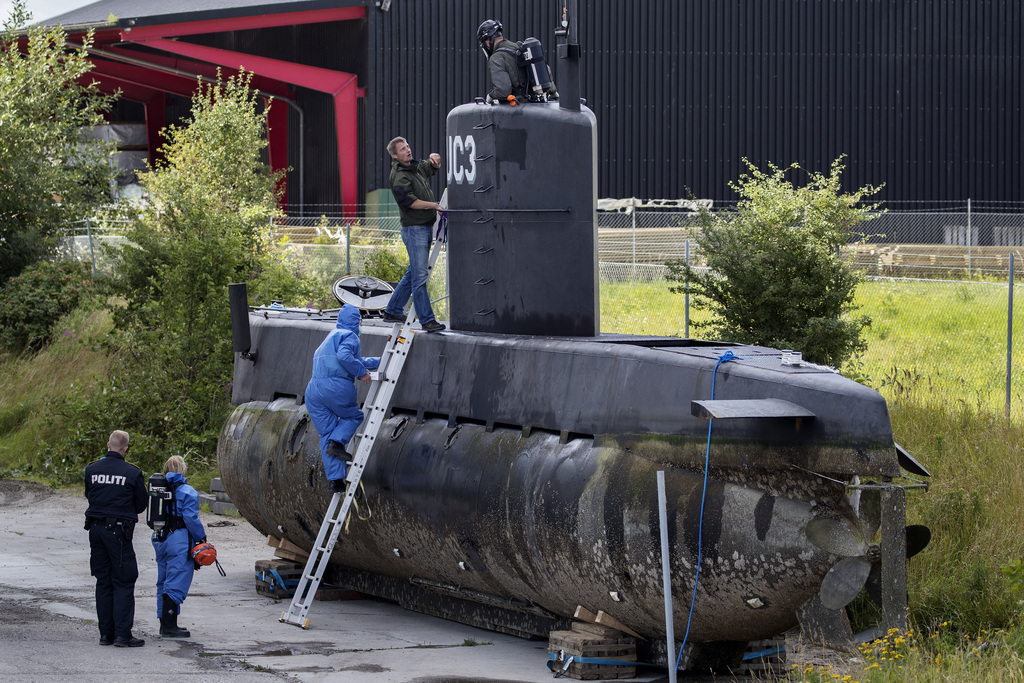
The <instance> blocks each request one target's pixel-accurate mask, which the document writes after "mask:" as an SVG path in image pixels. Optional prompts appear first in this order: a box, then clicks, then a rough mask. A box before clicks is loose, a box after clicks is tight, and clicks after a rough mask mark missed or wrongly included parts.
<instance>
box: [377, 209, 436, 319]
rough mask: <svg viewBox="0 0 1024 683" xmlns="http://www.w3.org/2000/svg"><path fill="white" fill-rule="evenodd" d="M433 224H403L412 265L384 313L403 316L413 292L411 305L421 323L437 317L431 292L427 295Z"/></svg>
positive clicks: (406, 248) (403, 236) (404, 238)
mask: <svg viewBox="0 0 1024 683" xmlns="http://www.w3.org/2000/svg"><path fill="white" fill-rule="evenodd" d="M431 230H433V227H432V226H430V225H403V226H402V241H403V242H405V250H406V251H407V252H408V254H409V267H408V268H407V269H406V271H405V275H403V276H402V279H401V280H399V282H398V286H397V287H395V291H394V293H393V294H392V295H391V300H390V301H388V305H387V308H385V309H384V312H385V313H387V314H389V315H404V314H405V305H406V304H407V303H409V295H410V294H412V305H413V307H414V308H415V309H416V317H417V318H419V320H420V324H421V325H422V324H425V323H428V322H430V321H431V320H433V319H434V311H433V309H431V308H430V295H429V294H427V260H428V258H429V256H430V231H431Z"/></svg>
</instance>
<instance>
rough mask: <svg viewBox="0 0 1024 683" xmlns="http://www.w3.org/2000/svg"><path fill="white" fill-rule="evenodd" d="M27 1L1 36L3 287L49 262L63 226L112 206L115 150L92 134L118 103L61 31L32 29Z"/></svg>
mask: <svg viewBox="0 0 1024 683" xmlns="http://www.w3.org/2000/svg"><path fill="white" fill-rule="evenodd" d="M31 16H32V15H31V14H29V13H27V12H26V10H25V2H24V0H15V2H13V3H12V4H11V10H10V15H9V16H8V18H7V19H5V20H4V25H3V28H2V31H0V123H2V134H0V216H2V217H3V219H2V220H0V245H2V247H0V284H4V283H5V282H6V281H7V280H8V279H9V278H11V277H14V276H15V275H18V274H19V273H20V272H21V271H22V270H23V269H24V268H26V267H27V266H29V265H30V264H32V263H34V262H36V261H38V260H40V259H43V258H47V257H48V256H50V255H51V254H52V253H53V251H54V249H55V245H56V240H55V235H56V234H57V231H58V230H59V228H60V227H61V226H62V225H66V224H67V223H68V222H71V221H75V220H79V219H82V218H85V217H86V216H87V215H89V213H90V212H91V211H92V209H93V208H94V207H95V206H96V205H98V204H101V203H103V202H106V201H109V200H110V192H109V187H110V181H111V180H112V179H113V176H114V173H115V172H116V167H115V165H114V164H111V163H110V159H111V157H110V155H111V153H112V152H113V151H115V147H116V145H115V143H113V142H109V141H102V140H97V139H94V138H92V137H90V136H89V135H88V134H87V131H88V130H89V127H90V126H94V125H98V124H102V123H103V122H104V121H103V112H104V111H105V110H106V109H108V108H109V105H110V103H111V102H112V101H113V98H111V97H106V96H104V95H103V94H102V93H100V91H99V86H98V85H97V84H96V83H93V82H92V81H93V79H92V78H91V77H90V76H89V75H88V74H89V71H90V70H92V68H93V65H92V63H91V62H90V61H89V58H88V53H87V51H88V50H89V48H90V47H91V46H92V44H93V33H92V31H91V30H90V31H89V32H88V33H86V34H85V35H84V36H82V37H81V38H80V39H79V42H81V43H82V47H80V48H78V49H75V50H72V49H68V48H67V47H66V40H67V35H66V34H65V33H64V30H63V29H62V28H60V27H59V26H58V27H45V26H42V25H39V24H32V25H29V26H27V27H26V28H24V29H22V28H21V27H22V26H25V25H26V24H28V23H30V20H31Z"/></svg>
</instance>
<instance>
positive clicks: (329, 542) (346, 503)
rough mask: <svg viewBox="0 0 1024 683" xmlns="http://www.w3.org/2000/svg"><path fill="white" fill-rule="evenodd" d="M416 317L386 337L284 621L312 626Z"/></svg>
mask: <svg viewBox="0 0 1024 683" xmlns="http://www.w3.org/2000/svg"><path fill="white" fill-rule="evenodd" d="M445 199H446V197H442V199H441V202H440V203H441V204H442V205H445ZM434 226H435V229H436V230H437V237H436V240H435V242H434V246H433V248H432V249H431V251H430V257H429V259H428V261H427V279H428V280H429V279H430V273H431V272H433V270H434V264H435V263H436V262H437V257H438V255H440V253H441V251H442V249H443V248H444V245H445V243H446V242H447V238H448V234H447V227H446V220H445V218H444V217H443V216H442V217H440V218H439V219H438V220H437V221H436V222H435V224H434ZM415 319H416V308H415V306H410V308H409V313H408V315H407V316H406V318H405V322H404V323H395V326H394V328H392V330H391V336H390V337H388V342H387V344H386V345H385V347H384V351H383V353H381V357H380V366H379V367H378V369H377V373H376V378H375V379H373V380H372V383H371V385H370V391H369V392H368V393H367V395H366V400H365V401H364V402H363V409H364V410H366V408H367V407H369V411H370V412H369V415H367V417H366V418H365V421H364V422H363V429H362V431H361V432H359V433H357V434H356V435H355V437H354V438H357V439H359V445H358V446H357V447H356V450H355V454H354V457H353V458H352V463H351V464H350V465H349V468H348V473H347V475H346V476H345V480H346V481H347V482H348V488H347V489H346V490H345V492H344V493H335V494H334V495H333V496H332V497H331V503H330V505H328V506H327V514H326V515H325V516H324V521H323V523H322V524H321V525H320V533H319V534H317V537H316V541H314V543H313V548H312V550H311V552H310V553H309V559H308V560H307V561H306V568H305V569H303V570H302V577H301V578H300V579H299V582H298V585H297V586H296V587H295V594H294V595H293V596H292V603H291V605H290V606H289V607H288V610H287V611H285V612H283V613H282V614H281V619H280V620H281V621H282V622H285V623H288V624H294V625H295V626H301V627H302V628H304V629H306V628H309V619H307V618H306V614H307V613H308V612H309V608H310V606H311V605H312V604H313V600H315V599H316V591H317V589H318V588H319V587H320V582H321V581H322V580H323V577H324V571H325V570H326V569H327V565H328V564H329V563H330V559H331V552H332V551H333V550H334V546H335V544H337V542H338V535H339V534H340V533H341V530H342V528H343V527H344V526H345V519H346V518H347V517H348V513H349V510H350V508H351V507H352V503H353V501H354V499H355V495H356V491H357V490H358V488H359V480H360V479H362V476H363V471H364V470H365V468H366V461H367V460H369V458H370V451H372V450H373V445H374V443H375V442H376V440H377V433H378V432H379V431H380V428H381V425H383V424H384V420H385V419H386V417H387V414H388V410H389V409H390V408H391V397H392V395H393V394H394V392H395V385H397V384H398V378H399V377H400V376H401V374H402V368H403V367H405V361H406V358H407V357H408V355H409V349H410V348H411V347H412V342H413V339H415V338H416V335H417V334H420V333H421V330H414V329H412V323H413V321H414V320H415ZM370 376H371V378H373V377H374V374H373V373H371V375H370Z"/></svg>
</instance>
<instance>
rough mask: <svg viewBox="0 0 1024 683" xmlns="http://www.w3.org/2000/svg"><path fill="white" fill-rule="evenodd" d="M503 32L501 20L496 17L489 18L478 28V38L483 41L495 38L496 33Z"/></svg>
mask: <svg viewBox="0 0 1024 683" xmlns="http://www.w3.org/2000/svg"><path fill="white" fill-rule="evenodd" d="M499 33H501V22H500V21H496V20H494V19H488V20H487V21H485V22H484V23H482V24H480V28H478V29H477V30H476V39H477V41H478V42H480V43H482V42H484V41H485V40H487V39H488V38H493V37H494V36H495V35H497V34H499Z"/></svg>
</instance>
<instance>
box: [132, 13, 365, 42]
mask: <svg viewBox="0 0 1024 683" xmlns="http://www.w3.org/2000/svg"><path fill="white" fill-rule="evenodd" d="M365 17H366V7H363V6H359V7H335V8H330V9H317V10H306V11H304V12H282V13H279V14H262V15H254V16H245V17H230V18H225V19H208V20H206V21H187V22H181V23H178V24H162V25H159V26H129V27H127V28H124V29H122V31H121V40H127V41H132V42H142V41H145V40H148V39H150V38H168V37H171V36H192V35H196V34H199V33H221V32H226V31H243V30H246V29H257V28H273V27H276V26H296V25H298V24H322V23H325V22H328V21H350V20H353V19H363V18H365ZM129 21H131V20H129Z"/></svg>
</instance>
